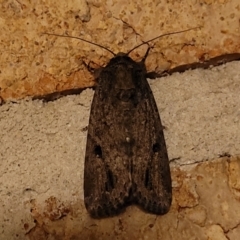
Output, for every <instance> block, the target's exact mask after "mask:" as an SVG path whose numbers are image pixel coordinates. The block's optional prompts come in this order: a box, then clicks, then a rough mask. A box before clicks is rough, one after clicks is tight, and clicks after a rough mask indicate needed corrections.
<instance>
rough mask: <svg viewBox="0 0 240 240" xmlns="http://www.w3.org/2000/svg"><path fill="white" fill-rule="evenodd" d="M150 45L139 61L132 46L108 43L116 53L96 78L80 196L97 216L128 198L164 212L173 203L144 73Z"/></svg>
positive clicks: (119, 206)
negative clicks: (123, 47)
mask: <svg viewBox="0 0 240 240" xmlns="http://www.w3.org/2000/svg"><path fill="white" fill-rule="evenodd" d="M185 31H188V30H185ZM181 32H184V31H181ZM175 33H176V32H175ZM175 33H170V34H175ZM178 33H179V32H178ZM51 35H57V34H51ZM164 35H169V34H164ZM164 35H162V36H164ZM57 36H58V35H57ZM162 36H159V37H162ZM66 37H68V36H66ZM159 37H156V38H154V39H151V40H149V41H152V40H155V39H157V38H159ZM73 38H77V37H73ZM78 39H80V40H83V41H86V40H84V39H81V38H78ZM149 41H148V42H149ZM86 42H88V41H86ZM148 42H144V43H142V44H140V45H143V44H146V43H148ZM90 43H91V42H90ZM91 44H94V45H97V46H99V45H98V44H95V43H91ZM140 45H139V46H140ZM139 46H137V47H139ZM137 47H135V48H137ZM103 48H104V49H106V48H105V47H103ZM135 48H133V49H132V50H134V49H135ZM149 49H150V48H148V51H147V52H146V55H145V57H144V58H143V60H142V61H141V62H135V61H134V60H132V59H131V58H130V57H129V56H128V54H129V53H130V52H131V51H132V50H131V51H129V52H128V53H127V54H123V53H119V54H117V55H115V54H114V53H113V52H112V51H110V50H108V49H106V50H108V51H109V52H111V53H113V54H114V55H115V56H114V57H113V58H112V59H111V60H110V61H109V63H108V64H107V65H106V67H104V68H103V69H102V70H101V72H100V75H99V77H98V79H97V80H98V81H97V82H98V85H97V87H96V90H95V94H94V97H93V101H92V106H91V113H90V119H89V126H88V135H87V146H86V156H85V168H84V202H85V206H86V209H87V211H88V212H89V214H90V215H91V216H92V217H95V218H101V217H108V216H113V215H116V214H119V213H120V212H122V211H123V210H124V209H125V207H126V206H128V205H131V204H136V205H138V206H140V207H141V208H142V209H143V210H145V211H146V212H149V213H153V214H165V213H167V212H168V211H169V208H170V206H171V201H172V184H171V174H170V168H169V160H168V154H167V148H166V143H165V139H164V134H163V126H162V123H161V120H160V116H159V113H158V109H157V105H156V103H155V100H154V96H153V94H152V91H151V89H150V87H149V84H148V82H147V79H146V75H147V71H146V67H145V63H144V61H145V59H146V57H147V54H148V52H149Z"/></svg>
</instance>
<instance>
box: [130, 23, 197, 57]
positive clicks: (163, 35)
mask: <svg viewBox="0 0 240 240" xmlns="http://www.w3.org/2000/svg"><path fill="white" fill-rule="evenodd" d="M197 28H200V27H194V28H189V29H186V30H182V31H178V32H171V33H164V34H162V35H160V36H157V37H155V38H152V39H150V40H148V41H146V42H142V43H141V44H139V45H137V46H136V47H134V48H132V49H131V50H130V51H128V52H127V55H129V54H130V52H132V51H133V50H135V49H136V48H139V47H140V46H142V45H144V44H148V43H149V42H151V41H154V40H156V39H158V38H161V37H165V36H169V35H173V34H178V33H183V32H188V31H190V30H194V29H197ZM148 52H149V50H148V51H147V53H148Z"/></svg>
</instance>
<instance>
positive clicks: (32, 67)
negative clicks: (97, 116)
mask: <svg viewBox="0 0 240 240" xmlns="http://www.w3.org/2000/svg"><path fill="white" fill-rule="evenodd" d="M0 6H1V7H0V27H1V33H2V34H1V36H0V40H1V44H0V129H1V131H0V182H1V185H0V216H2V217H1V218H0V239H11V240H12V239H13V240H15V239H17V240H19V239H23V240H25V239H31V240H45V239H47V240H53V239H54V240H55V239H56V240H57V239H61V240H62V239H65V240H69V239H71V240H80V239H91V240H92V239H104V240H105V239H165V240H170V239H171V240H175V239H181V240H205V239H206V240H238V239H239V236H240V180H239V179H240V137H239V136H240V120H239V119H240V107H239V102H240V96H239V92H240V73H239V69H240V62H237V61H236V62H231V63H228V64H225V65H221V66H219V67H210V68H209V69H207V70H204V69H196V70H192V71H186V72H184V73H181V74H180V73H174V74H172V75H171V76H166V77H162V78H159V79H155V80H149V83H150V85H151V88H152V91H153V93H154V96H155V99H156V102H157V105H158V109H159V112H160V115H161V119H162V122H163V125H164V127H165V128H164V133H165V138H166V143H167V149H168V154H169V159H170V166H171V175H172V180H173V202H172V206H171V209H170V211H169V212H168V213H167V214H166V215H164V216H155V215H151V214H147V213H145V212H143V211H141V210H140V209H138V208H137V207H136V206H130V207H128V208H127V209H126V212H125V213H123V214H121V215H119V216H116V217H113V218H107V219H102V220H94V219H91V218H90V217H89V216H88V214H87V212H86V209H85V207H84V204H83V172H84V156H85V147H86V135H87V126H88V118H89V111H90V108H91V101H92V97H93V93H94V90H92V89H90V88H89V89H85V90H84V91H83V89H84V88H88V87H92V86H94V85H95V84H96V82H95V80H94V75H93V74H92V73H91V72H90V71H89V69H88V68H87V65H88V64H89V66H90V68H100V67H103V66H105V65H106V64H107V63H108V61H109V60H110V59H111V58H112V57H113V56H112V54H111V53H110V52H108V51H106V50H104V49H102V48H99V47H97V46H94V45H91V44H88V43H86V42H83V41H79V40H76V39H70V38H62V37H56V36H52V35H48V34H45V33H55V34H63V35H72V36H77V37H81V38H83V39H86V40H88V41H92V42H94V43H97V44H101V45H102V46H104V47H107V48H109V49H110V50H111V51H113V52H114V53H118V52H128V51H129V50H130V49H132V48H133V47H135V46H137V45H138V44H141V43H142V42H143V41H147V40H149V39H152V38H154V37H156V36H159V35H161V34H165V33H172V32H175V31H181V30H186V29H190V30H189V31H187V32H183V33H178V34H175V35H170V36H165V37H163V38H160V39H158V40H156V41H154V42H151V43H150V46H152V47H153V48H152V49H151V51H150V53H149V56H148V58H147V60H146V66H147V70H148V71H149V72H154V73H157V74H160V75H162V74H163V73H164V72H165V71H166V72H171V71H172V70H173V69H177V70H185V69H186V68H188V67H198V66H202V67H209V65H217V64H219V63H221V62H225V61H229V60H233V59H239V58H240V57H239V56H240V50H239V49H240V40H239V39H240V20H239V19H240V18H239V16H240V3H239V0H197V1H191V0H187V1H178V0H168V1H167V0H162V1H144V3H143V1H131V3H130V1H123V0H122V1H110V0H105V1H102V0H101V1H98V0H88V1H84V0H78V1H77V0H73V1H55V0H45V1H41V0H40V1H25V0H21V1H16V0H1V1H0ZM195 27H198V28H195ZM192 28H194V29H192ZM146 49H147V46H146V45H144V46H142V47H140V48H138V49H136V50H135V51H133V52H132V53H131V54H130V56H131V57H132V58H133V59H134V60H136V61H139V60H141V59H142V57H143V56H144V53H145V52H146ZM60 92H61V93H60ZM63 92H64V94H63ZM51 93H54V94H53V95H50V96H49V94H51ZM68 93H71V94H72V93H76V94H75V95H68V96H64V97H62V98H59V99H57V100H55V101H49V102H46V101H42V100H39V96H44V99H45V100H46V99H48V100H49V99H55V98H58V96H59V95H61V94H63V95H66V94H68ZM46 96H48V97H46ZM33 98H36V100H32V99H33ZM20 99H21V100H20ZM10 100H11V101H10Z"/></svg>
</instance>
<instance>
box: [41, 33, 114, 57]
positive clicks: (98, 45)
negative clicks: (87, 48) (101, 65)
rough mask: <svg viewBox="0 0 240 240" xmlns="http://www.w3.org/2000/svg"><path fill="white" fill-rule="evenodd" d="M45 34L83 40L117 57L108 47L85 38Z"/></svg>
mask: <svg viewBox="0 0 240 240" xmlns="http://www.w3.org/2000/svg"><path fill="white" fill-rule="evenodd" d="M43 34H46V35H52V36H57V37H66V38H75V39H78V40H81V41H83V42H87V43H89V44H92V45H95V46H97V47H100V48H103V49H105V50H107V51H108V52H110V53H111V54H112V55H113V56H116V54H115V53H114V52H113V51H111V50H109V49H108V48H106V47H104V46H102V45H100V44H97V43H94V42H90V41H88V40H86V39H83V38H80V37H74V36H69V35H60V34H56V33H43Z"/></svg>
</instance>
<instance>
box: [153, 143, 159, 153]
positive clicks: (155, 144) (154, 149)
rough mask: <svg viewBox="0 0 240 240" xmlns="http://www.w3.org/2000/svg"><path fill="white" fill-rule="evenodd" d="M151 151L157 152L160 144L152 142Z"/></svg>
mask: <svg viewBox="0 0 240 240" xmlns="http://www.w3.org/2000/svg"><path fill="white" fill-rule="evenodd" d="M152 149H153V152H159V151H160V150H161V149H160V144H159V143H154V144H153V147H152Z"/></svg>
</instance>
